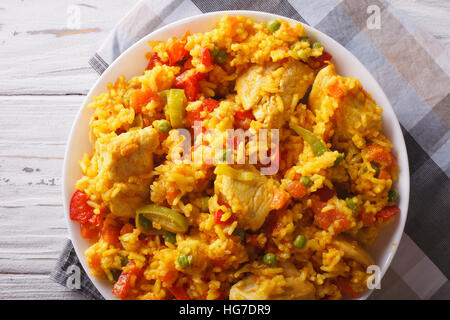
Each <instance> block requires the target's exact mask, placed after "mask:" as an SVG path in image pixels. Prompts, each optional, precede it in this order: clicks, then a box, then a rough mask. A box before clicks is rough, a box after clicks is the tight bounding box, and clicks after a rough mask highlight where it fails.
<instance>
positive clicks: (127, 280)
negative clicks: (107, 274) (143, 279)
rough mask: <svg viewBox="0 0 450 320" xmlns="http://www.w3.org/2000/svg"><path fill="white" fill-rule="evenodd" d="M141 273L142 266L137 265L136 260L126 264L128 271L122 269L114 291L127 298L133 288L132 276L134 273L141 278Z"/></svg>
mask: <svg viewBox="0 0 450 320" xmlns="http://www.w3.org/2000/svg"><path fill="white" fill-rule="evenodd" d="M141 274H142V270H141V268H139V267H138V266H136V265H135V263H134V262H129V263H128V264H127V265H126V271H122V273H121V274H120V276H119V279H118V280H117V282H116V283H115V284H114V287H113V290H112V293H113V294H114V295H116V296H117V297H119V298H120V299H122V300H123V299H126V298H127V297H128V294H129V293H130V289H131V277H132V276H133V275H134V276H136V277H138V278H139V277H140V276H141Z"/></svg>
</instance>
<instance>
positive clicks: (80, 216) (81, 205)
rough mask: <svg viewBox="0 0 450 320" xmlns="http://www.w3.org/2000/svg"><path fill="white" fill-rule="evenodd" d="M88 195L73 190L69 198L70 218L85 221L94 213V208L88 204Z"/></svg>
mask: <svg viewBox="0 0 450 320" xmlns="http://www.w3.org/2000/svg"><path fill="white" fill-rule="evenodd" d="M88 200H89V198H88V196H87V194H86V193H84V192H83V191H80V190H77V191H75V192H74V194H73V196H72V199H71V200H70V209H69V211H70V219H72V220H74V221H78V222H80V223H86V222H88V221H89V219H90V218H92V216H93V215H94V208H92V207H91V206H89V205H88V203H87V202H88Z"/></svg>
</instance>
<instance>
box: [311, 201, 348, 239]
mask: <svg viewBox="0 0 450 320" xmlns="http://www.w3.org/2000/svg"><path fill="white" fill-rule="evenodd" d="M311 202H312V210H313V212H314V222H315V224H316V225H317V226H319V227H320V228H321V229H324V230H327V229H328V228H329V227H330V226H331V225H332V224H334V231H335V232H336V234H338V233H340V232H342V231H344V230H347V229H348V228H350V221H348V219H347V217H346V216H345V214H344V213H342V212H340V211H337V210H336V209H331V210H327V211H325V212H322V209H323V208H324V207H325V206H326V202H323V201H321V200H320V199H319V198H318V197H317V196H315V195H314V196H312V197H311Z"/></svg>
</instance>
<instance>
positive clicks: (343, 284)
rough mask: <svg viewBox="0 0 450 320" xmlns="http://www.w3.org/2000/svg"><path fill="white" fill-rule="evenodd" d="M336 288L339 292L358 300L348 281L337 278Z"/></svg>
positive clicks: (356, 293) (357, 294)
mask: <svg viewBox="0 0 450 320" xmlns="http://www.w3.org/2000/svg"><path fill="white" fill-rule="evenodd" d="M337 286H338V288H339V290H341V292H342V293H343V294H345V295H347V296H349V297H350V298H358V296H359V293H358V292H356V291H355V290H353V288H352V287H351V286H350V280H349V279H346V278H338V279H337Z"/></svg>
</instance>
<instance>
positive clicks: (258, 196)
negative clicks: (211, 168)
mask: <svg viewBox="0 0 450 320" xmlns="http://www.w3.org/2000/svg"><path fill="white" fill-rule="evenodd" d="M245 170H250V171H251V172H253V174H254V179H252V180H250V181H240V180H238V179H236V178H235V177H231V176H227V175H223V174H218V175H217V177H216V180H215V184H214V187H215V192H216V194H218V195H219V198H220V199H222V200H224V201H225V202H226V203H228V204H229V205H230V206H231V210H232V212H233V213H234V214H236V216H237V218H238V220H239V224H240V225H241V226H242V227H243V228H245V229H251V230H253V231H256V230H258V229H259V228H260V227H261V226H262V225H263V223H264V221H265V219H266V217H267V215H268V214H269V211H270V203H271V201H272V197H273V196H272V194H273V189H274V183H275V181H274V180H273V179H268V178H267V177H266V176H263V175H261V174H260V173H259V172H258V171H257V170H256V169H255V168H254V167H252V166H248V167H247V168H246V169H245Z"/></svg>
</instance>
